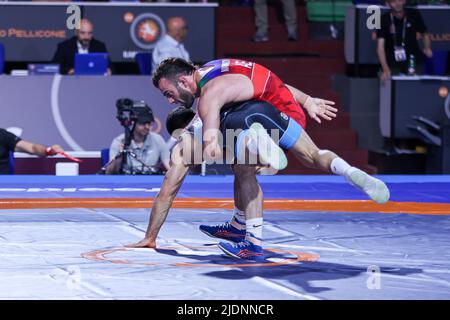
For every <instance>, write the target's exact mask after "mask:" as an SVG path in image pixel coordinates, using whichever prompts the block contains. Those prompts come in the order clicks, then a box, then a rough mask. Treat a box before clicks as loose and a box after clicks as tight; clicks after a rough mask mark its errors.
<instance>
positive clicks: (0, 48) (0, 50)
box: [0, 43, 5, 74]
mask: <svg viewBox="0 0 450 320" xmlns="http://www.w3.org/2000/svg"><path fill="white" fill-rule="evenodd" d="M4 67H5V47H4V45H3V44H2V43H0V74H2V73H3V70H4Z"/></svg>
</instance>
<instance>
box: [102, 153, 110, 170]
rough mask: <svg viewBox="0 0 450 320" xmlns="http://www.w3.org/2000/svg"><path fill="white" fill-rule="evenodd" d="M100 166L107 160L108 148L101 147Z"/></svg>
mask: <svg viewBox="0 0 450 320" xmlns="http://www.w3.org/2000/svg"><path fill="white" fill-rule="evenodd" d="M101 159H102V167H104V166H105V165H106V164H107V163H108V162H109V148H105V149H102V151H101Z"/></svg>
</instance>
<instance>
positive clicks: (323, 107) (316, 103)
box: [303, 97, 338, 123]
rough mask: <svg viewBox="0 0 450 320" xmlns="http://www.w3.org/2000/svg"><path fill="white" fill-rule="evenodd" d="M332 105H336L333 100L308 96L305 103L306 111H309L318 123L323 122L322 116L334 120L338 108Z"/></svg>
mask: <svg viewBox="0 0 450 320" xmlns="http://www.w3.org/2000/svg"><path fill="white" fill-rule="evenodd" d="M332 106H334V102H333V101H329V100H324V99H320V98H312V97H308V99H306V102H305V103H304V105H303V107H304V108H305V109H306V111H308V114H309V116H310V117H311V118H313V119H314V120H316V121H317V122H318V123H321V122H322V120H320V118H324V119H325V120H332V119H333V118H335V117H336V112H337V111H338V110H337V109H336V108H334V107H332Z"/></svg>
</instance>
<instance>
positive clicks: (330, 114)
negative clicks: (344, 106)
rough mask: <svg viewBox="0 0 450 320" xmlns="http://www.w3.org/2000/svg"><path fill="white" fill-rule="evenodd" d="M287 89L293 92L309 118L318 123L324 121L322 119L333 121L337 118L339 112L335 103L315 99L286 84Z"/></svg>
mask: <svg viewBox="0 0 450 320" xmlns="http://www.w3.org/2000/svg"><path fill="white" fill-rule="evenodd" d="M286 87H287V88H288V89H289V90H290V91H291V93H292V95H293V96H294V98H295V100H296V101H297V102H298V103H300V104H301V105H302V106H303V107H304V108H305V110H306V111H307V112H308V114H309V116H310V117H311V118H313V119H314V120H316V121H317V122H318V123H321V122H322V121H321V120H320V118H324V119H325V120H332V119H333V118H335V117H336V112H337V111H338V110H337V109H336V108H334V107H332V106H334V104H335V103H334V101H330V100H324V99H320V98H313V97H311V96H309V95H307V94H306V93H304V92H302V91H300V90H298V89H297V88H294V87H292V86H290V85H287V84H286Z"/></svg>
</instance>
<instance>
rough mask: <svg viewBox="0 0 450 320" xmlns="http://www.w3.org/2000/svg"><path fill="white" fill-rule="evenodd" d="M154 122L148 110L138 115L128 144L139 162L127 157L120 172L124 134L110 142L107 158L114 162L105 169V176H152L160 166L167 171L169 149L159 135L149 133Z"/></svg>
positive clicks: (150, 111)
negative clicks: (122, 174) (119, 174)
mask: <svg viewBox="0 0 450 320" xmlns="http://www.w3.org/2000/svg"><path fill="white" fill-rule="evenodd" d="M154 122H155V118H154V117H153V112H152V110H151V109H150V108H146V109H145V111H141V112H140V113H139V115H138V119H137V121H136V126H135V128H134V130H133V132H132V140H131V143H130V150H131V151H132V152H133V153H134V154H135V155H136V157H137V158H138V159H139V160H137V159H135V158H133V157H132V156H130V155H128V157H127V159H126V164H125V165H124V166H123V168H122V169H123V170H122V172H121V170H120V169H121V166H122V160H123V157H122V156H121V151H122V150H123V148H124V143H125V134H123V133H122V134H120V135H119V136H117V137H116V138H115V139H114V140H113V141H112V143H111V147H110V148H109V158H110V159H114V160H112V161H111V162H110V164H109V165H108V167H107V168H106V174H117V173H125V174H153V173H158V172H160V171H161V170H160V169H161V166H162V167H163V168H164V169H165V170H168V169H169V159H170V151H169V147H168V146H167V144H166V142H165V141H164V139H163V138H162V137H161V135H159V134H157V133H155V132H151V130H150V129H151V127H152V124H153V123H154ZM140 161H142V162H143V163H144V164H145V166H144V165H143V164H142V163H141V162H140Z"/></svg>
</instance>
